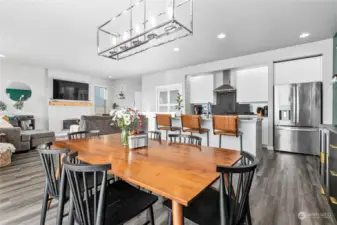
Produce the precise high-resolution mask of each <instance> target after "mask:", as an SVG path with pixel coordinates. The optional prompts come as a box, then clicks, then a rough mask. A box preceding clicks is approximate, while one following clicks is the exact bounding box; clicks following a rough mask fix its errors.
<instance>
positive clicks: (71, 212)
mask: <svg viewBox="0 0 337 225" xmlns="http://www.w3.org/2000/svg"><path fill="white" fill-rule="evenodd" d="M74 224H75V217H74V200H73V197H72V193H71V192H70V201H69V225H74Z"/></svg>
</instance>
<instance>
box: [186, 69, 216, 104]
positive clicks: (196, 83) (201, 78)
mask: <svg viewBox="0 0 337 225" xmlns="http://www.w3.org/2000/svg"><path fill="white" fill-rule="evenodd" d="M189 82H190V92H191V103H192V104H205V103H208V102H211V103H214V99H215V98H214V92H213V89H214V75H213V74H205V75H197V76H191V77H190V78H189Z"/></svg>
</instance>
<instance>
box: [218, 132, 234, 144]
mask: <svg viewBox="0 0 337 225" xmlns="http://www.w3.org/2000/svg"><path fill="white" fill-rule="evenodd" d="M214 134H215V135H226V136H233V137H236V134H235V133H232V132H226V131H214ZM220 147H221V146H220Z"/></svg>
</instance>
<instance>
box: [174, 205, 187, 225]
mask: <svg viewBox="0 0 337 225" xmlns="http://www.w3.org/2000/svg"><path fill="white" fill-rule="evenodd" d="M172 218H173V225H184V214H183V206H182V205H181V204H180V203H178V202H176V201H174V200H172Z"/></svg>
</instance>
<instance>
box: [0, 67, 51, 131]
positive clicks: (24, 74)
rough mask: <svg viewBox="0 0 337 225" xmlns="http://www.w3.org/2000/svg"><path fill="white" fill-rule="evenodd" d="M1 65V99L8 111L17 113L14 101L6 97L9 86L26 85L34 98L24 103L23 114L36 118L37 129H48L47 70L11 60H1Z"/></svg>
mask: <svg viewBox="0 0 337 225" xmlns="http://www.w3.org/2000/svg"><path fill="white" fill-rule="evenodd" d="M0 64H1V67H0V99H1V100H2V101H4V102H5V103H6V104H7V111H8V112H9V113H17V110H16V109H15V108H14V107H13V104H14V101H12V100H11V99H9V98H8V96H7V95H6V88H7V86H8V85H10V83H11V82H22V83H25V84H27V85H28V86H29V87H30V88H31V90H32V96H31V97H30V98H29V99H28V101H26V102H25V103H24V108H23V110H22V112H21V113H22V114H31V115H34V116H35V120H36V121H35V126H36V129H46V128H47V127H48V114H47V103H48V97H47V90H46V82H47V74H46V70H45V69H44V68H40V67H33V66H28V65H24V64H21V63H16V62H13V61H9V60H1V62H0Z"/></svg>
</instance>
